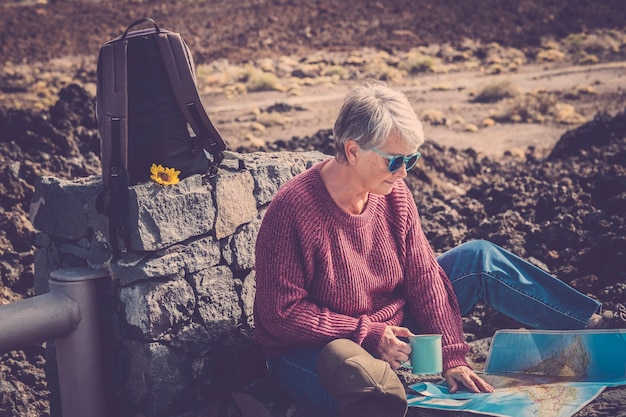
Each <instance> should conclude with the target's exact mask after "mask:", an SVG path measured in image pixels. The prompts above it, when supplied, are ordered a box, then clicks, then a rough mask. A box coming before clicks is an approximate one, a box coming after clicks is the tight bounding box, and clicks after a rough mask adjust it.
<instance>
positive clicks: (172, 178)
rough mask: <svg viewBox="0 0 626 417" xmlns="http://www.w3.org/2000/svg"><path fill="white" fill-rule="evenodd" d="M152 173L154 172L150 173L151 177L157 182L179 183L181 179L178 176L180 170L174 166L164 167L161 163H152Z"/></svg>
mask: <svg viewBox="0 0 626 417" xmlns="http://www.w3.org/2000/svg"><path fill="white" fill-rule="evenodd" d="M150 173H151V174H152V175H150V179H152V180H153V181H154V182H156V183H157V184H161V185H174V184H178V182H179V181H180V178H178V175H179V174H180V171H176V170H175V169H174V168H167V167H165V168H164V167H163V165H161V164H159V165H157V164H152V166H151V167H150Z"/></svg>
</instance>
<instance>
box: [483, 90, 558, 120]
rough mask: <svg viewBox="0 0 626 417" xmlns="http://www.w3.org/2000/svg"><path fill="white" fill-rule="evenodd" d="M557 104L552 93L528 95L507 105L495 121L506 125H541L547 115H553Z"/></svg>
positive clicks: (494, 117) (496, 115) (495, 115)
mask: <svg viewBox="0 0 626 417" xmlns="http://www.w3.org/2000/svg"><path fill="white" fill-rule="evenodd" d="M556 103H557V100H556V97H555V96H554V95H553V94H550V93H537V94H526V95H523V96H520V97H517V98H516V99H514V100H511V101H510V102H509V103H507V107H506V108H505V109H504V110H503V111H501V112H499V113H498V114H494V115H493V119H495V120H496V121H498V122H504V123H507V122H508V123H520V122H524V123H541V122H543V121H544V120H545V119H546V115H550V114H553V109H554V106H555V105H556Z"/></svg>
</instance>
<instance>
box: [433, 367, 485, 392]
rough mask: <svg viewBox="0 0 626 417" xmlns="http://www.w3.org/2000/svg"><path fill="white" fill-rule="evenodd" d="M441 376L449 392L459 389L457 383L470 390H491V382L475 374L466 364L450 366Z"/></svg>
mask: <svg viewBox="0 0 626 417" xmlns="http://www.w3.org/2000/svg"><path fill="white" fill-rule="evenodd" d="M443 377H444V378H445V379H446V382H447V383H448V386H449V387H450V393H451V394H452V393H455V392H457V391H458V390H459V388H460V387H461V385H459V383H461V384H462V385H464V386H465V387H466V388H467V389H469V390H470V391H472V392H493V387H492V386H491V384H489V383H488V382H487V381H485V380H484V379H482V378H481V377H479V376H478V375H476V373H474V371H472V370H471V369H470V368H468V367H467V366H456V367H454V368H450V369H448V370H447V371H446V372H444V373H443Z"/></svg>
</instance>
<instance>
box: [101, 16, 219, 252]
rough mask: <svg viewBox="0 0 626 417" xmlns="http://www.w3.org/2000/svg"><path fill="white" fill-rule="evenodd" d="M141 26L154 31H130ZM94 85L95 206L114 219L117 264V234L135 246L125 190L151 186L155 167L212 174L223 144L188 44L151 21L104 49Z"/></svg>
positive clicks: (111, 231) (111, 232)
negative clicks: (98, 171)
mask: <svg viewBox="0 0 626 417" xmlns="http://www.w3.org/2000/svg"><path fill="white" fill-rule="evenodd" d="M142 23H150V24H151V25H152V26H153V27H151V28H147V29H140V30H134V31H132V32H131V31H130V30H131V29H132V28H133V27H135V26H137V25H139V24H142ZM97 81H98V82H97V92H96V118H97V121H98V130H99V132H100V156H101V161H102V180H103V183H104V191H103V193H102V194H101V197H100V198H99V204H98V205H99V209H100V211H101V212H104V213H105V214H107V215H108V216H109V237H110V242H111V248H112V250H113V257H114V259H116V258H119V256H120V249H119V243H118V237H119V236H121V237H122V238H123V240H124V243H125V247H126V249H129V247H130V245H129V239H128V233H127V231H126V230H125V229H126V218H127V207H128V187H129V186H131V185H135V184H138V183H141V182H144V181H147V180H148V179H149V178H150V167H151V166H152V164H156V165H162V166H163V167H168V168H173V169H175V170H177V171H180V176H179V177H180V178H181V179H182V178H185V177H188V176H190V175H193V174H207V175H209V176H214V175H216V174H217V168H218V166H219V164H220V163H221V162H222V160H223V158H224V150H225V149H226V144H225V142H224V140H223V139H222V137H221V135H220V133H219V132H218V131H217V129H216V128H215V126H213V123H212V122H211V120H210V119H209V117H208V115H207V113H206V111H205V109H204V106H203V105H202V101H201V99H200V96H199V94H198V89H197V87H196V77H195V69H194V62H193V58H192V56H191V53H190V51H189V48H188V47H187V44H186V43H185V41H184V40H183V39H182V37H181V36H180V34H178V33H173V32H170V31H167V30H164V29H161V28H159V26H158V25H157V24H156V22H155V21H154V20H153V19H151V18H143V19H139V20H136V21H134V22H133V23H131V24H130V26H128V28H127V29H126V31H124V33H123V34H122V35H121V36H119V37H117V38H115V39H112V40H110V41H108V42H106V43H105V44H104V45H102V47H101V48H100V52H99V54H98V64H97ZM192 133H193V134H192ZM209 154H210V155H211V157H212V160H211V159H209V158H208V155H209Z"/></svg>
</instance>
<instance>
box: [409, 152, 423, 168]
mask: <svg viewBox="0 0 626 417" xmlns="http://www.w3.org/2000/svg"><path fill="white" fill-rule="evenodd" d="M418 159H420V154H415V155H413V156H412V157H411V158H410V159H409V160H408V161H406V170H407V171H408V170H409V169H411V168H413V167H414V166H415V164H416V163H417V160H418Z"/></svg>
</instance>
